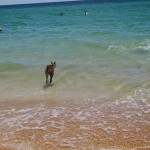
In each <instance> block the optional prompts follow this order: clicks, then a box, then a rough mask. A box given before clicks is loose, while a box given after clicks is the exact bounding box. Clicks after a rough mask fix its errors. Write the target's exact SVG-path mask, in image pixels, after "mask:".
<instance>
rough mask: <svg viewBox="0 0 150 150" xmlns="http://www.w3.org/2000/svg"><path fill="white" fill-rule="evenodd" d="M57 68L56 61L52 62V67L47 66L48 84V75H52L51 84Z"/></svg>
mask: <svg viewBox="0 0 150 150" xmlns="http://www.w3.org/2000/svg"><path fill="white" fill-rule="evenodd" d="M55 68H56V61H55V62H51V65H47V66H46V68H45V76H46V84H47V83H48V75H50V82H49V83H51V82H52V79H53V76H54V70H55Z"/></svg>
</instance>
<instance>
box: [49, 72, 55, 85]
mask: <svg viewBox="0 0 150 150" xmlns="http://www.w3.org/2000/svg"><path fill="white" fill-rule="evenodd" d="M53 76H54V73H51V74H50V83H51V82H52V79H53Z"/></svg>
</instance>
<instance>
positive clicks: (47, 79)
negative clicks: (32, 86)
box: [45, 74, 48, 84]
mask: <svg viewBox="0 0 150 150" xmlns="http://www.w3.org/2000/svg"><path fill="white" fill-rule="evenodd" d="M45 76H46V84H47V83H48V75H47V74H46V75H45Z"/></svg>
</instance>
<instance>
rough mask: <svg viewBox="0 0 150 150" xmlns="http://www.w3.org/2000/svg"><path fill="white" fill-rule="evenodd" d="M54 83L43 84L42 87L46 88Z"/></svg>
mask: <svg viewBox="0 0 150 150" xmlns="http://www.w3.org/2000/svg"><path fill="white" fill-rule="evenodd" d="M54 85H55V84H54V83H48V84H45V85H44V86H43V89H47V88H49V87H52V86H54Z"/></svg>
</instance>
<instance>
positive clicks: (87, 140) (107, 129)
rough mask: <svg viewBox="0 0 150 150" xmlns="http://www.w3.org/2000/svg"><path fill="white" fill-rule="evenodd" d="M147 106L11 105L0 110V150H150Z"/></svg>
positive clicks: (96, 103) (93, 103) (108, 103)
mask: <svg viewBox="0 0 150 150" xmlns="http://www.w3.org/2000/svg"><path fill="white" fill-rule="evenodd" d="M53 102H54V103H53ZM146 103H148V104H149V102H148V100H147V101H146V102H145V103H144V102H143V101H140V102H138V103H137V105H138V106H139V107H137V108H133V106H131V102H129V101H128V102H126V103H125V102H123V101H122V102H117V103H116V102H111V101H110V100H107V101H105V103H104V101H100V100H95V99H87V100H83V101H80V102H79V101H76V102H74V103H69V102H67V101H66V102H60V103H57V102H56V100H52V99H51V101H49V102H48V101H45V102H41V103H40V104H36V105H35V102H32V103H29V102H27V103H26V105H25V103H24V102H23V103H19V102H18V104H14V103H13V104H14V105H12V106H11V108H8V109H3V110H0V112H1V115H0V120H1V124H0V128H1V129H2V130H1V131H2V132H1V135H3V136H0V137H1V138H0V146H4V148H2V149H6V148H7V146H8V147H10V150H13V148H14V149H19V148H23V147H28V148H30V149H33V150H34V149H38V148H39V147H40V148H42V149H81V148H86V149H91V148H94V149H99V148H101V149H119V150H124V149H138V150H139V149H142V150H143V149H146V148H150V142H149V139H150V134H149V133H150V132H149V131H150V127H149V124H148V121H149V115H148V111H149V110H148V107H147V106H146ZM9 104H10V103H9ZM5 106H8V105H5ZM134 107H135V106H134ZM5 108H7V107H5ZM141 108H142V110H143V108H145V109H144V110H145V111H144V112H143V111H142V110H140V109H141ZM2 137H3V138H2ZM0 148H1V147H0ZM8 150H9V148H8Z"/></svg>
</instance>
